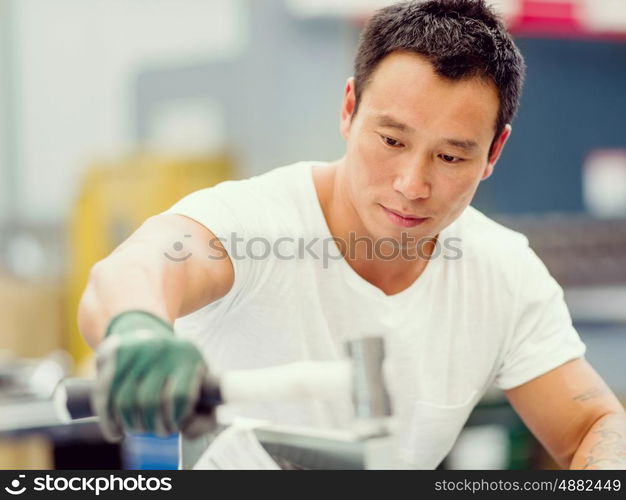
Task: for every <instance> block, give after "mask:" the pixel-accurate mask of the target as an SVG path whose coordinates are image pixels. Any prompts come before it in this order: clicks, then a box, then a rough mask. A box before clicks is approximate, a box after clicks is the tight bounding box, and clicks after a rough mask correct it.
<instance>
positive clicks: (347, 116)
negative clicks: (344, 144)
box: [339, 76, 356, 140]
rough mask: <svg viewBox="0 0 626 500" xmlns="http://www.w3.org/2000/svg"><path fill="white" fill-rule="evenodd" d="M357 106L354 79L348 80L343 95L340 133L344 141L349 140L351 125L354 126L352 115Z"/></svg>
mask: <svg viewBox="0 0 626 500" xmlns="http://www.w3.org/2000/svg"><path fill="white" fill-rule="evenodd" d="M355 105H356V92H355V86H354V77H352V76H351V77H350V78H348V81H347V82H346V88H345V90H344V93H343V102H342V103H341V120H340V124H339V131H340V132H341V135H342V136H343V138H344V139H346V140H347V139H348V135H350V125H352V115H353V114H354V107H355Z"/></svg>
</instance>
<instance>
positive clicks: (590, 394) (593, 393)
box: [572, 387, 607, 401]
mask: <svg viewBox="0 0 626 500" xmlns="http://www.w3.org/2000/svg"><path fill="white" fill-rule="evenodd" d="M606 393H607V388H606V387H593V388H591V389H588V390H586V391H585V392H582V393H580V394H579V395H578V396H574V397H573V398H572V399H575V400H577V401H587V400H588V399H593V398H597V397H598V396H602V395H604V394H606Z"/></svg>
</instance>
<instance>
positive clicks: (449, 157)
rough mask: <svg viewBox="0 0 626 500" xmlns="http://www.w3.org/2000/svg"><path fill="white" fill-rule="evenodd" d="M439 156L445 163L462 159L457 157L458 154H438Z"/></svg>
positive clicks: (458, 161) (457, 161)
mask: <svg viewBox="0 0 626 500" xmlns="http://www.w3.org/2000/svg"><path fill="white" fill-rule="evenodd" d="M439 158H441V159H442V160H443V161H445V162H446V163H460V162H462V161H463V158H459V157H458V156H452V155H439Z"/></svg>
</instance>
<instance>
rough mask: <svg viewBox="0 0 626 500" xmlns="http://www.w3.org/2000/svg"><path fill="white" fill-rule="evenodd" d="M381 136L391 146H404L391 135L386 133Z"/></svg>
mask: <svg viewBox="0 0 626 500" xmlns="http://www.w3.org/2000/svg"><path fill="white" fill-rule="evenodd" d="M380 138H381V139H382V140H383V142H384V143H385V144H386V145H387V146H389V147H390V148H399V147H402V143H401V142H399V141H397V140H396V139H392V138H391V137H387V136H385V135H381V136H380Z"/></svg>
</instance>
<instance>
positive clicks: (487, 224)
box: [457, 205, 528, 248]
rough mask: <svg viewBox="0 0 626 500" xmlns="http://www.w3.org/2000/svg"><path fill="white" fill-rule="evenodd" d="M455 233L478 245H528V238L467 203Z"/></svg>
mask: <svg viewBox="0 0 626 500" xmlns="http://www.w3.org/2000/svg"><path fill="white" fill-rule="evenodd" d="M457 233H459V234H460V235H461V237H463V238H465V239H467V240H468V242H473V243H476V244H479V245H481V246H482V245H483V244H485V243H491V245H504V246H510V247H518V248H520V247H522V248H523V247H526V246H528V238H526V236H525V235H524V234H522V233H520V232H519V231H515V230H514V229H511V228H509V227H506V226H504V225H503V224H501V223H499V222H497V221H495V220H494V219H492V218H491V217H488V216H487V215H485V214H484V213H483V212H481V211H480V210H478V209H477V208H475V207H473V206H471V205H469V206H468V207H467V208H466V209H465V211H464V212H463V214H462V215H461V216H460V217H459V219H458V226H457Z"/></svg>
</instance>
